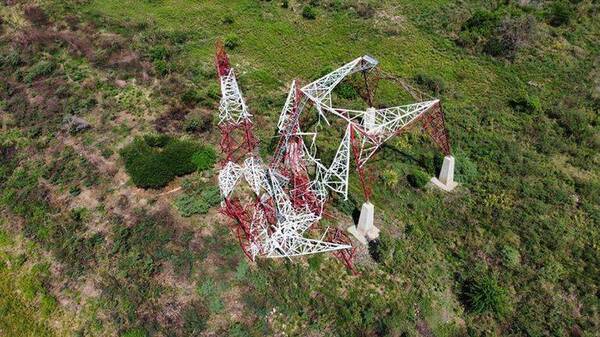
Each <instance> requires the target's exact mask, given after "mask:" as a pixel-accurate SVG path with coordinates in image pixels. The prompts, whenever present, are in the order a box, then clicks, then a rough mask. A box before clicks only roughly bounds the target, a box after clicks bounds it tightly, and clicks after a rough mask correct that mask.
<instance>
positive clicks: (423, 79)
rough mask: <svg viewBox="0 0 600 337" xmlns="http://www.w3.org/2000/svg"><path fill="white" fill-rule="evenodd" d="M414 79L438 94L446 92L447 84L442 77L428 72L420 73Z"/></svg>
mask: <svg viewBox="0 0 600 337" xmlns="http://www.w3.org/2000/svg"><path fill="white" fill-rule="evenodd" d="M414 80H415V82H416V83H417V84H419V85H421V86H423V87H426V88H427V89H429V90H431V91H432V92H434V93H435V94H436V95H438V94H441V93H443V92H444V89H445V88H446V84H445V83H444V80H443V79H442V78H441V77H437V76H430V75H428V74H424V73H419V74H417V75H415V77H414Z"/></svg>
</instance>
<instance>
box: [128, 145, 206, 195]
mask: <svg viewBox="0 0 600 337" xmlns="http://www.w3.org/2000/svg"><path fill="white" fill-rule="evenodd" d="M120 153H121V157H123V161H124V163H125V169H126V170H127V173H129V175H130V176H131V180H132V181H133V183H134V184H135V185H136V186H138V187H143V188H160V187H163V186H165V185H167V184H168V183H169V182H170V181H171V180H173V179H174V178H175V177H178V176H182V175H186V174H189V173H192V172H194V171H196V170H206V169H208V168H210V167H212V165H213V164H214V161H215V154H214V150H211V149H207V148H203V147H201V146H200V145H199V144H198V143H196V142H193V141H188V140H179V139H175V138H171V137H169V136H166V135H146V136H144V137H143V138H136V139H135V140H134V141H133V142H132V143H131V144H129V145H127V146H126V147H125V148H123V149H122V150H121V152H120Z"/></svg>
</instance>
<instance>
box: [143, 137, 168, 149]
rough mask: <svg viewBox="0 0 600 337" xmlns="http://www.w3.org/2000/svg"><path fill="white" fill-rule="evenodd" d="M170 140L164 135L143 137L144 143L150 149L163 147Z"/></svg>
mask: <svg viewBox="0 0 600 337" xmlns="http://www.w3.org/2000/svg"><path fill="white" fill-rule="evenodd" d="M170 140H171V138H170V137H169V136H167V135H165V134H158V135H155V134H150V135H144V141H145V142H146V144H148V146H151V147H164V146H165V145H167V143H168V142H169V141H170Z"/></svg>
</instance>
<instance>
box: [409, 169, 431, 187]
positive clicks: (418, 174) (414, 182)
mask: <svg viewBox="0 0 600 337" xmlns="http://www.w3.org/2000/svg"><path fill="white" fill-rule="evenodd" d="M406 180H408V183H409V184H410V186H412V187H414V188H423V187H425V185H427V183H428V182H429V180H430V178H429V176H428V175H427V173H425V172H423V171H421V170H413V171H412V173H411V174H409V175H408V176H406Z"/></svg>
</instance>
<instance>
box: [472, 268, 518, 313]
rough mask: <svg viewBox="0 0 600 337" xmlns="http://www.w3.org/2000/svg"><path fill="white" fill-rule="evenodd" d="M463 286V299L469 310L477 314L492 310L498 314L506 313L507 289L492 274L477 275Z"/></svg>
mask: <svg viewBox="0 0 600 337" xmlns="http://www.w3.org/2000/svg"><path fill="white" fill-rule="evenodd" d="M465 288H466V289H465V300H466V303H467V306H468V309H469V310H470V311H472V312H474V313H477V314H482V313H485V312H492V313H494V314H496V315H499V316H501V315H504V314H506V313H507V311H508V294H507V291H506V289H504V288H502V287H501V286H500V285H499V284H498V280H497V279H496V278H495V277H494V276H491V275H484V276H478V277H476V278H475V279H472V280H470V281H468V282H467V284H466V287H465Z"/></svg>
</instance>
